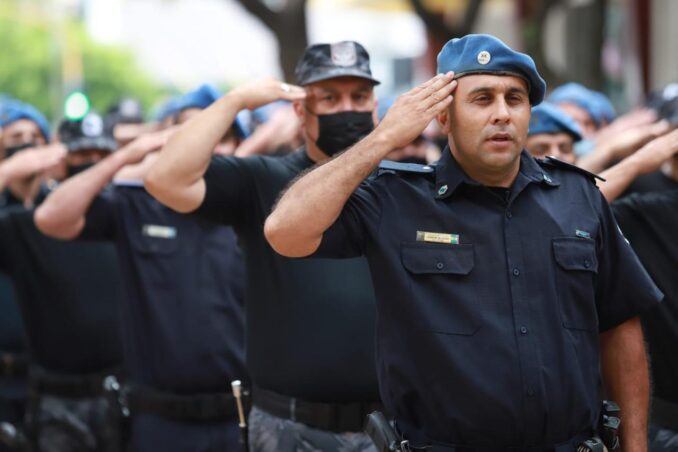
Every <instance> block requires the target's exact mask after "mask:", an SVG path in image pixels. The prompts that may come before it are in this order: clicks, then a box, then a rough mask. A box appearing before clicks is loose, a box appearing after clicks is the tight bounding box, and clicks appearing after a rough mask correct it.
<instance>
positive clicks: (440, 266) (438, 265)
mask: <svg viewBox="0 0 678 452" xmlns="http://www.w3.org/2000/svg"><path fill="white" fill-rule="evenodd" d="M436 268H437V269H438V270H442V269H443V268H445V264H443V263H442V262H438V263H437V264H436Z"/></svg>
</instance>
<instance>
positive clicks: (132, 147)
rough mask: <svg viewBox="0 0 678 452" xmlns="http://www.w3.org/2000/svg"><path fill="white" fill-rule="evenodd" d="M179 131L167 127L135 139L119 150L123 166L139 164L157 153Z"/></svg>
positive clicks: (176, 128)
mask: <svg viewBox="0 0 678 452" xmlns="http://www.w3.org/2000/svg"><path fill="white" fill-rule="evenodd" d="M178 129H179V126H173V127H169V128H167V129H164V130H160V131H157V132H151V133H147V134H144V135H141V136H140V137H138V138H136V139H135V140H134V141H132V142H131V143H129V144H128V145H126V146H125V147H123V148H122V149H120V151H119V152H121V153H123V154H124V159H125V164H127V165H133V164H135V163H139V162H141V161H143V160H144V158H146V156H147V155H148V154H150V153H152V152H155V151H159V150H160V149H161V148H162V147H163V146H164V145H165V143H167V140H168V139H169V138H170V137H171V136H172V135H173V134H174V133H175V132H176V131H177V130H178Z"/></svg>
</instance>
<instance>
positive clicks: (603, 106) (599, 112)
mask: <svg viewBox="0 0 678 452" xmlns="http://www.w3.org/2000/svg"><path fill="white" fill-rule="evenodd" d="M592 93H593V106H594V108H595V111H596V116H597V117H598V118H599V120H598V121H597V122H598V123H600V122H601V121H602V120H603V119H604V120H605V122H607V123H611V122H612V121H614V118H616V117H617V112H616V111H615V110H614V107H613V106H612V102H610V99H608V98H607V96H606V95H605V94H603V93H600V92H598V91H592Z"/></svg>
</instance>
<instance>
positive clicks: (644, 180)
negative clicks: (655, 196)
mask: <svg viewBox="0 0 678 452" xmlns="http://www.w3.org/2000/svg"><path fill="white" fill-rule="evenodd" d="M676 189H678V182H676V181H675V180H673V179H671V178H670V177H669V176H667V175H666V174H664V173H663V172H662V171H661V170H658V171H654V172H652V173H649V174H643V175H642V176H640V177H638V178H636V180H634V181H633V182H632V183H631V185H629V187H628V188H627V189H626V190H625V191H624V193H623V195H622V196H627V195H630V194H631V193H648V192H657V191H666V190H676ZM620 198H621V197H620Z"/></svg>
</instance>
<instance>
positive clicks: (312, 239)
mask: <svg viewBox="0 0 678 452" xmlns="http://www.w3.org/2000/svg"><path fill="white" fill-rule="evenodd" d="M452 76H453V74H452V73H448V74H444V75H442V74H441V75H438V76H436V77H434V78H432V79H431V80H429V81H427V82H425V83H423V84H422V85H420V86H417V87H416V88H414V89H412V90H411V91H409V92H407V93H406V94H404V95H402V96H400V97H399V98H398V100H397V101H396V102H395V103H394V104H393V106H392V107H391V108H390V109H389V112H388V113H387V115H386V117H385V118H384V119H383V121H382V122H381V123H380V124H379V126H378V127H377V128H376V129H375V130H374V131H373V132H372V133H371V134H370V135H368V136H367V137H365V138H364V139H363V140H362V141H360V142H359V143H358V144H356V145H355V146H353V147H352V148H350V149H349V150H348V151H346V152H344V153H343V154H341V155H340V156H338V157H336V158H334V159H332V160H330V161H329V162H327V163H325V164H323V165H321V166H319V167H317V168H315V169H313V170H312V171H310V172H308V173H306V174H305V175H304V176H303V177H301V178H300V179H298V180H297V181H296V182H294V183H293V184H292V185H291V186H290V187H289V189H288V190H287V191H286V192H285V194H284V195H283V196H282V198H281V199H280V201H279V202H278V204H277V206H276V207H275V209H274V210H273V212H272V213H271V215H270V216H269V217H268V218H267V220H266V224H265V225H264V234H265V235H266V239H267V240H268V242H269V243H270V244H271V246H272V247H273V249H275V250H276V251H277V252H278V253H280V254H282V255H283V256H288V257H303V256H308V255H310V254H312V253H313V252H315V251H316V250H317V249H318V247H319V246H320V243H321V241H322V236H323V234H324V233H325V231H326V230H327V229H328V228H329V227H330V226H332V224H333V223H334V222H335V221H336V220H337V218H338V217H339V214H340V213H341V210H342V209H343V207H344V205H345V204H346V202H347V201H348V198H349V197H350V196H351V194H352V193H353V191H355V189H356V188H357V187H358V185H360V183H361V182H362V181H363V180H364V179H365V178H366V177H367V176H369V175H370V173H371V172H372V171H373V170H374V169H375V168H376V167H377V165H378V164H379V162H380V161H381V160H382V159H383V158H384V156H385V155H386V154H388V152H389V151H391V150H393V149H394V148H397V147H401V146H405V145H407V144H408V143H410V142H411V141H412V140H414V139H415V138H416V137H417V136H418V135H419V134H420V133H421V132H422V131H423V130H424V129H425V128H426V126H427V125H428V124H429V123H430V122H431V120H433V118H435V117H436V115H437V114H438V113H441V112H442V111H443V110H444V109H446V108H447V107H448V105H449V104H450V102H451V101H452V91H453V90H454V88H455V87H456V82H455V81H452Z"/></svg>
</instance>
